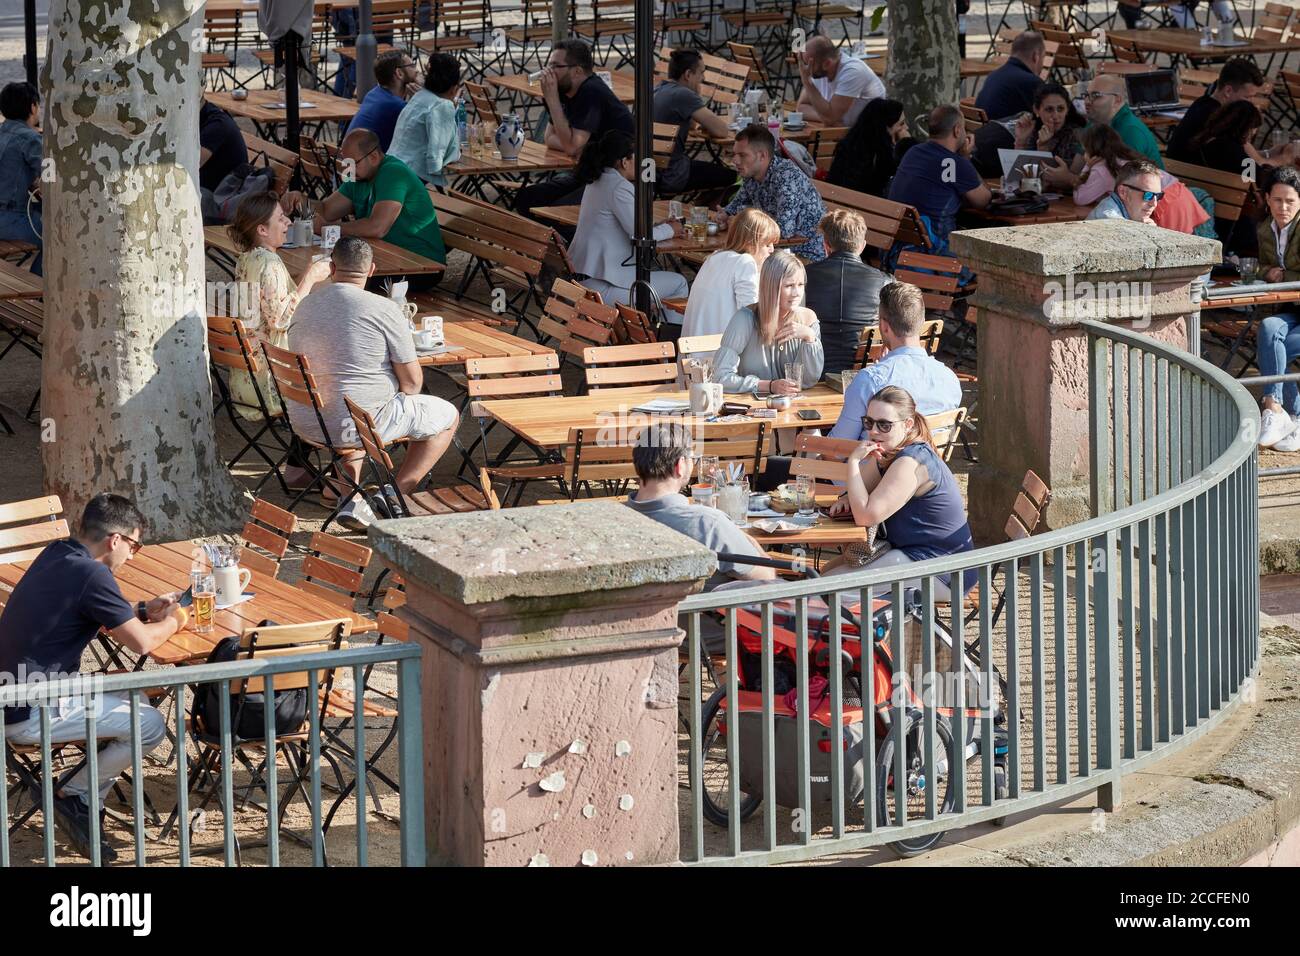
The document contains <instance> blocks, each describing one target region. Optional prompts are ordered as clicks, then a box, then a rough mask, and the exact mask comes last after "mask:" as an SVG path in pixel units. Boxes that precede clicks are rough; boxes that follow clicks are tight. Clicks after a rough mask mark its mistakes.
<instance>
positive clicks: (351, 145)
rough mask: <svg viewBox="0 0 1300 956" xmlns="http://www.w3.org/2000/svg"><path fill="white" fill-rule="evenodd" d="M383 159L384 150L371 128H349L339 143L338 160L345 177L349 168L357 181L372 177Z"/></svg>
mask: <svg viewBox="0 0 1300 956" xmlns="http://www.w3.org/2000/svg"><path fill="white" fill-rule="evenodd" d="M383 161H384V151H383V149H382V148H381V147H380V145H379V137H378V136H376V135H375V133H374V131H373V130H368V129H354V130H350V131H349V132H348V135H346V136H344V137H343V142H341V143H339V162H340V167H341V172H342V173H343V174H344V177H345V178H346V176H347V173H348V171H349V169H351V170H352V171H353V174H354V178H355V179H356V180H357V181H358V182H365V181H366V180H368V179H371V178H373V177H374V175H375V173H376V172H378V171H379V164H380V163H382V162H383Z"/></svg>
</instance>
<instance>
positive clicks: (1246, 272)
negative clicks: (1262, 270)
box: [1237, 256, 1259, 284]
mask: <svg viewBox="0 0 1300 956" xmlns="http://www.w3.org/2000/svg"><path fill="white" fill-rule="evenodd" d="M1237 268H1238V269H1239V270H1240V272H1241V281H1242V282H1244V283H1247V284H1249V283H1251V282H1254V281H1255V277H1256V276H1257V275H1258V274H1259V260H1258V259H1255V258H1253V257H1251V256H1242V257H1241V258H1240V259H1238V260H1237Z"/></svg>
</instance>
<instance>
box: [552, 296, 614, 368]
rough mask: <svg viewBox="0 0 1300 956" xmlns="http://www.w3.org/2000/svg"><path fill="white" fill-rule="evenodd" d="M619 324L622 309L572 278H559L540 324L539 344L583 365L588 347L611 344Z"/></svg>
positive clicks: (562, 361) (561, 358)
mask: <svg viewBox="0 0 1300 956" xmlns="http://www.w3.org/2000/svg"><path fill="white" fill-rule="evenodd" d="M617 323H618V309H616V308H615V307H614V306H612V305H605V304H604V303H603V302H602V301H601V298H600V295H599V293H596V292H592V291H591V290H590V289H588V288H587V287H586V286H583V285H581V284H579V283H577V282H572V281H570V280H568V279H556V280H555V282H554V284H553V285H552V286H551V294H550V298H548V299H547V300H546V305H545V307H544V308H543V310H542V318H541V320H540V321H539V322H538V323H537V331H538V341H540V342H541V343H542V344H543V345H548V344H549V345H550V346H551V347H552V348H554V349H555V350H556V351H557V352H559V353H560V364H561V366H563V364H564V362H565V361H566V360H576V361H577V362H579V363H581V362H582V361H583V356H584V355H585V354H586V351H587V349H588V348H590V347H592V346H593V345H596V346H599V345H610V344H612V343H613V341H614V329H615V326H616V324H617Z"/></svg>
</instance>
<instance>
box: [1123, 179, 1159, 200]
mask: <svg viewBox="0 0 1300 956" xmlns="http://www.w3.org/2000/svg"><path fill="white" fill-rule="evenodd" d="M1120 185H1121V186H1123V187H1124V188H1125V189H1131V190H1133V191H1134V192H1140V193H1141V194H1142V201H1143V202H1151V201H1152V200H1155V201H1157V202H1159V201H1160V200H1161V199H1164V198H1165V194H1164V193H1163V192H1158V193H1154V192H1152V191H1151V190H1149V189H1138V188H1137V187H1136V186H1130V185H1129V184H1128V183H1121V184H1120Z"/></svg>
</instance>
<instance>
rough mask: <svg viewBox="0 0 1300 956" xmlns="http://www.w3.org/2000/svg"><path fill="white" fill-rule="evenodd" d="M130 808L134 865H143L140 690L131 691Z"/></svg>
mask: <svg viewBox="0 0 1300 956" xmlns="http://www.w3.org/2000/svg"><path fill="white" fill-rule="evenodd" d="M131 810H132V813H133V815H134V817H135V819H134V820H133V821H132V822H133V823H134V827H133V828H132V829H133V835H134V837H135V865H136V866H144V865H145V852H144V753H143V745H142V744H141V741H140V692H139V691H138V690H133V691H131Z"/></svg>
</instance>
